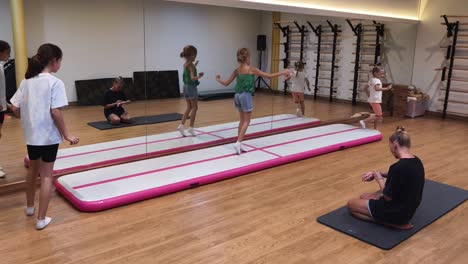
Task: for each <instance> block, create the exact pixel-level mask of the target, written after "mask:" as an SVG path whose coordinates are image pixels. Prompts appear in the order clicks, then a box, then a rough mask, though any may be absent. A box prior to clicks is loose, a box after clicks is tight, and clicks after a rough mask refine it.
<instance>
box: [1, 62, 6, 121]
mask: <svg viewBox="0 0 468 264" xmlns="http://www.w3.org/2000/svg"><path fill="white" fill-rule="evenodd" d="M3 71H4V69H3V62H1V61H0V112H4V111H6V110H7V101H6V83H5V81H6V80H5V73H4V72H3Z"/></svg>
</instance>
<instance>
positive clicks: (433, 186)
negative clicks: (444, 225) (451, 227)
mask: <svg viewBox="0 0 468 264" xmlns="http://www.w3.org/2000/svg"><path fill="white" fill-rule="evenodd" d="M467 199H468V191H466V190H463V189H460V188H457V187H453V186H450V185H446V184H443V183H438V182H434V181H431V180H426V183H425V185H424V192H423V199H422V202H421V205H420V206H419V208H418V209H417V210H416V213H415V215H414V217H413V219H412V220H411V223H412V224H413V225H414V227H413V228H412V229H410V230H399V229H395V228H390V227H386V226H382V225H378V224H375V223H370V222H365V221H361V220H358V219H356V218H354V217H353V216H351V214H350V213H349V212H348V209H347V208H346V207H341V208H339V209H338V210H335V211H333V212H331V213H328V214H326V215H323V216H320V217H319V218H317V221H318V222H319V223H321V224H324V225H326V226H329V227H331V228H333V229H335V230H337V231H340V232H343V233H345V234H347V235H350V236H352V237H354V238H357V239H359V240H362V241H364V242H366V243H369V244H371V245H373V246H376V247H378V248H381V249H385V250H389V249H392V248H393V247H395V246H396V245H398V244H400V243H401V242H403V241H404V240H406V239H408V238H409V237H411V236H412V235H414V234H416V233H417V232H418V231H419V230H421V229H423V228H424V227H426V226H428V225H430V224H431V223H432V222H434V221H435V220H437V219H438V218H440V217H442V216H443V215H445V214H446V213H448V212H450V211H451V210H453V209H454V208H456V207H457V206H458V205H460V204H462V203H463V202H464V201H466V200H467Z"/></svg>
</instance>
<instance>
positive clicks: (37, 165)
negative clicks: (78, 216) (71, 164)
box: [11, 44, 79, 230]
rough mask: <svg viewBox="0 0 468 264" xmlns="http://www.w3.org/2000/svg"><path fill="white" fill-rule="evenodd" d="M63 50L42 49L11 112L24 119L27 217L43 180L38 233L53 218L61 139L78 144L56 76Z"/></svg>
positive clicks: (66, 103)
mask: <svg viewBox="0 0 468 264" xmlns="http://www.w3.org/2000/svg"><path fill="white" fill-rule="evenodd" d="M61 63H62V50H61V49H60V48H59V47H57V46H55V45H53V44H44V45H42V46H40V47H39V50H38V51H37V54H36V55H34V56H33V57H32V58H31V60H30V62H29V65H28V70H27V71H26V80H23V81H22V82H21V84H20V87H19V88H18V91H17V92H16V93H15V95H14V96H13V97H12V98H11V103H12V106H11V110H12V111H13V112H14V113H15V115H16V116H17V117H20V118H21V126H22V128H23V135H24V138H25V141H26V144H27V149H28V156H29V160H30V164H29V171H28V175H27V177H26V201H27V207H26V215H28V216H32V215H34V211H35V208H34V196H35V193H36V187H37V186H36V179H37V177H38V176H40V177H41V193H40V196H39V213H38V215H37V222H36V229H37V230H41V229H44V228H45V227H46V226H47V225H49V224H50V222H51V221H52V218H50V217H46V213H47V208H48V207H49V201H50V196H51V194H52V191H53V175H52V173H53V168H54V162H55V159H56V157H57V150H58V146H59V144H60V143H61V142H62V139H63V138H64V139H65V140H67V141H69V142H70V144H72V145H74V144H78V142H79V139H78V138H77V137H74V136H71V135H70V134H69V133H68V130H67V128H66V127H65V122H64V119H63V116H62V112H61V110H60V109H61V108H62V107H64V106H66V105H68V100H67V96H66V94H65V85H64V83H63V82H62V81H61V80H60V79H58V78H57V77H55V76H53V75H52V74H51V73H55V72H57V71H58V70H59V69H60V66H61Z"/></svg>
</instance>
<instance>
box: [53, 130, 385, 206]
mask: <svg viewBox="0 0 468 264" xmlns="http://www.w3.org/2000/svg"><path fill="white" fill-rule="evenodd" d="M331 126H333V125H331ZM341 126H344V125H341ZM313 129H316V128H311V129H307V131H308V130H310V131H313ZM317 129H318V128H317ZM363 131H365V133H367V134H365V135H363V136H360V135H359V137H357V138H356V139H352V140H348V139H347V138H348V136H347V135H351V133H356V132H358V133H363ZM289 133H294V132H288V133H284V134H281V135H282V136H284V137H285V138H288V134H289ZM333 135H338V136H343V138H344V139H343V140H341V141H339V142H333V143H331V144H329V145H327V146H324V147H319V148H314V146H307V149H306V150H305V151H302V150H301V151H299V152H297V153H294V154H289V155H281V154H280V153H279V154H278V151H279V150H276V151H275V150H273V148H278V147H279V148H281V147H288V146H291V145H292V144H295V143H300V142H301V141H307V140H311V139H319V140H326V139H327V138H328V137H331V136H333ZM270 137H273V136H269V137H266V138H265V139H267V140H268V138H270ZM355 137H356V136H355ZM261 139H263V138H259V139H252V140H249V141H248V144H246V146H247V147H251V150H250V151H249V152H265V153H268V154H271V155H272V156H273V157H272V158H271V159H269V160H266V161H262V162H258V163H254V164H249V165H245V166H239V167H237V168H234V169H227V170H222V171H219V172H217V173H212V174H207V175H200V176H199V177H195V178H191V179H187V180H183V181H179V182H174V183H171V184H167V185H163V186H158V187H155V188H148V189H145V190H140V191H136V192H130V193H127V194H124V195H118V196H115V197H109V198H106V199H101V200H96V201H86V199H81V198H79V197H77V195H75V194H74V192H76V191H80V190H81V189H86V188H90V187H96V186H100V185H105V184H108V183H112V182H118V181H122V180H128V179H131V178H134V177H135V178H136V177H141V176H144V175H149V174H152V173H158V172H161V171H165V170H172V169H174V168H180V167H184V166H189V165H190V166H192V165H200V166H203V163H206V162H209V161H214V160H223V159H226V158H230V157H231V158H232V157H236V156H237V155H235V154H229V155H219V156H215V157H211V158H208V159H200V160H196V161H194V162H190V163H189V164H188V163H187V164H178V165H175V166H168V167H164V168H161V169H155V170H147V171H144V172H140V173H135V174H129V175H125V176H121V177H116V178H112V179H108V180H102V181H94V182H89V183H84V184H79V185H76V186H73V187H70V186H68V187H66V186H64V185H62V184H61V181H63V182H65V181H66V179H67V176H63V177H61V178H59V180H57V181H56V183H55V185H56V187H57V190H58V191H59V192H60V193H61V194H62V195H63V196H64V197H65V198H66V199H68V200H69V201H70V202H71V203H72V204H73V205H74V206H75V207H76V208H78V209H79V210H81V211H86V212H95V211H101V210H105V209H109V208H113V207H116V206H121V205H125V204H130V203H134V202H138V201H142V200H145V199H150V198H154V197H157V196H161V195H165V194H169V193H173V192H177V191H181V190H184V189H188V188H193V187H197V186H200V185H205V184H209V183H213V182H217V181H221V180H225V179H229V178H233V177H237V176H240V175H244V174H248V173H252V172H256V171H260V170H264V169H267V168H271V167H275V166H280V165H283V164H287V163H291V162H295V161H298V160H302V159H307V158H311V157H315V156H318V155H323V154H326V153H329V152H333V151H337V150H341V149H346V148H350V147H354V146H359V145H363V144H366V143H370V142H374V141H378V140H381V139H382V135H381V134H380V133H379V132H377V131H370V130H362V129H359V128H356V127H352V126H349V128H344V129H341V130H339V131H331V132H327V133H323V134H319V135H315V136H307V135H305V136H304V137H303V138H299V139H294V140H288V141H285V142H282V143H274V142H272V144H269V145H267V146H264V147H254V146H252V145H255V144H256V142H257V141H258V140H261ZM211 149H214V148H208V149H203V150H197V151H194V152H197V153H203V151H211ZM190 153H191V152H189V153H187V154H186V155H189V154H190ZM241 156H242V155H241ZM153 160H154V162H157V160H158V158H154V159H153ZM127 165H128V166H132V163H129V164H125V166H127ZM152 177H153V176H152ZM72 190H74V191H72Z"/></svg>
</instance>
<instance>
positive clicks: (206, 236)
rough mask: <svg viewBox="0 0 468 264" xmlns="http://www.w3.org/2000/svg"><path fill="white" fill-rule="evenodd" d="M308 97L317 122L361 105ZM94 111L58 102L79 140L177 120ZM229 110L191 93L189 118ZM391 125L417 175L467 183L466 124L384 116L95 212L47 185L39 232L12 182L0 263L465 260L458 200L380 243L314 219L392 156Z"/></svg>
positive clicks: (1, 222) (8, 130)
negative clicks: (373, 127) (415, 229)
mask: <svg viewBox="0 0 468 264" xmlns="http://www.w3.org/2000/svg"><path fill="white" fill-rule="evenodd" d="M255 100H256V101H255V103H256V113H255V114H256V116H264V115H268V114H281V113H293V112H294V110H295V107H294V106H293V105H291V102H290V99H289V98H284V97H282V96H269V95H264V94H259V95H258V97H256V99H255ZM271 105H274V107H273V108H271ZM268 106H270V107H268ZM132 107H133V108H134V109H132V111H134V113H135V115H141V114H156V113H164V112H174V111H175V112H181V111H182V110H183V102H181V101H180V100H166V101H162V102H151V103H150V104H148V106H147V107H144V106H142V104H141V103H140V104H135V105H133V106H132ZM308 107H309V109H310V110H311V111H310V112H311V113H313V114H310V116H314V117H318V118H321V119H324V120H326V119H331V118H337V117H345V116H347V115H349V114H351V113H352V112H357V111H362V110H365V109H362V108H356V109H353V108H352V107H350V106H349V105H347V104H332V105H330V104H328V103H327V102H321V101H318V102H315V103H314V102H308ZM146 109H150V110H146ZM272 109H273V110H272ZM97 111H99V112H98V113H97V114H96V112H97ZM100 111H101V109H100V108H98V107H86V108H79V107H73V108H70V109H68V110H66V112H65V115H66V117H67V124H68V125H69V128H70V130H71V131H73V132H74V134H77V135H78V136H80V137H81V138H82V143H83V144H91V143H95V142H99V141H103V140H104V139H106V140H107V139H108V140H113V139H118V138H125V137H130V136H138V135H144V134H145V133H146V132H147V131H148V133H161V132H167V131H172V130H173V129H174V127H175V126H176V125H177V123H176V122H173V123H166V124H159V125H152V126H148V127H143V128H142V127H132V128H125V129H113V130H110V131H98V130H95V129H93V128H90V127H88V126H87V125H84V124H83V123H86V122H89V121H94V120H96V118H97V119H99V118H100V114H101V112H100ZM236 118H237V115H236V112H235V110H233V109H232V103H231V101H230V100H222V101H212V102H201V103H200V116H199V120H200V121H199V122H198V124H199V126H205V125H211V124H216V123H223V122H228V121H235V120H236ZM76 120H81V121H80V122H76ZM85 121H86V122H85ZM397 125H404V126H406V128H407V129H408V131H409V133H410V134H411V135H412V137H413V152H414V154H416V155H418V156H419V157H420V158H421V159H422V160H423V162H424V165H425V168H426V175H427V178H428V179H431V180H436V181H440V182H443V183H447V184H450V185H454V186H457V187H460V188H465V189H468V173H467V171H468V158H467V157H468V124H467V123H466V122H463V121H451V120H445V121H443V120H441V119H439V118H417V119H394V118H386V119H385V123H384V124H383V125H382V126H381V132H382V133H383V134H384V137H385V139H384V140H382V141H380V142H376V143H371V144H367V145H364V146H359V147H356V148H352V149H347V150H344V151H340V152H334V153H330V154H327V155H323V156H319V157H315V158H311V159H307V160H303V161H299V162H295V163H292V164H288V165H284V166H280V167H276V168H272V169H268V170H264V171H261V172H256V173H252V174H248V175H245V176H241V177H237V178H233V179H230V180H226V181H222V182H217V183H214V184H210V185H206V186H201V187H199V188H195V189H190V190H186V191H182V192H178V193H175V194H171V195H167V196H163V197H159V198H155V199H151V200H147V201H143V202H139V203H135V204H131V205H127V206H123V207H119V208H115V209H112V210H108V211H104V212H99V213H80V212H78V211H76V210H75V209H74V208H73V207H72V206H71V205H70V204H68V203H67V202H66V201H65V200H64V199H63V198H62V197H60V196H59V195H58V194H54V196H53V199H52V202H51V206H50V210H49V213H48V214H49V215H50V216H51V217H53V218H54V220H53V223H52V224H51V226H50V227H48V228H46V229H45V230H43V231H40V232H38V231H35V230H34V219H32V218H27V217H25V216H24V213H23V210H24V194H23V193H22V192H15V193H10V194H5V195H1V196H0V212H1V214H0V234H1V236H0V245H1V246H0V256H1V257H0V263H182V264H184V263H466V259H468V250H467V249H468V231H467V228H465V226H466V223H468V210H467V209H468V205H467V203H465V204H463V205H461V206H459V207H458V208H456V209H455V210H453V211H452V212H450V213H449V214H447V215H445V216H444V217H442V218H441V219H439V220H437V221H436V222H435V223H433V224H431V225H430V226H428V227H426V228H424V229H423V230H421V231H420V232H419V233H417V234H416V235H414V236H413V237H411V238H410V239H408V240H407V241H405V242H403V243H402V244H400V245H399V246H397V247H396V248H394V249H392V250H390V251H383V250H380V249H378V248H375V247H372V246H369V245H367V244H365V243H363V242H361V241H358V240H356V239H354V238H351V237H349V236H346V235H344V234H342V233H339V232H337V231H335V230H332V229H330V228H328V227H326V226H323V225H321V224H318V223H317V222H316V220H315V219H316V218H317V217H318V216H320V215H322V214H325V213H327V212H329V211H332V210H334V209H336V208H338V207H340V206H342V205H344V204H345V203H346V201H347V200H348V199H350V198H352V197H355V196H357V195H359V194H360V193H363V192H368V191H373V190H375V189H376V188H377V185H376V184H375V183H361V181H360V177H359V175H360V173H362V172H364V171H366V170H368V169H381V170H384V169H386V168H388V166H389V165H390V164H391V163H392V162H394V159H393V158H392V156H391V155H390V153H389V151H388V143H387V140H386V138H387V137H388V136H389V135H390V134H391V133H392V131H393V129H394V128H395V127H396V126H397ZM146 130H147V131H146ZM3 134H4V137H3V138H2V140H1V141H0V146H1V148H2V151H1V153H0V161H1V164H2V165H3V166H4V167H5V168H6V169H7V171H8V172H9V175H8V177H7V180H5V181H8V180H13V179H20V178H21V177H23V176H24V169H23V168H22V167H21V165H20V164H18V163H20V162H18V159H21V158H22V156H23V155H24V150H23V149H21V148H19V147H18V146H21V144H22V139H21V135H20V132H19V123H18V120H8V121H7V123H6V125H5V129H4V131H3ZM4 147H5V148H6V151H4Z"/></svg>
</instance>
